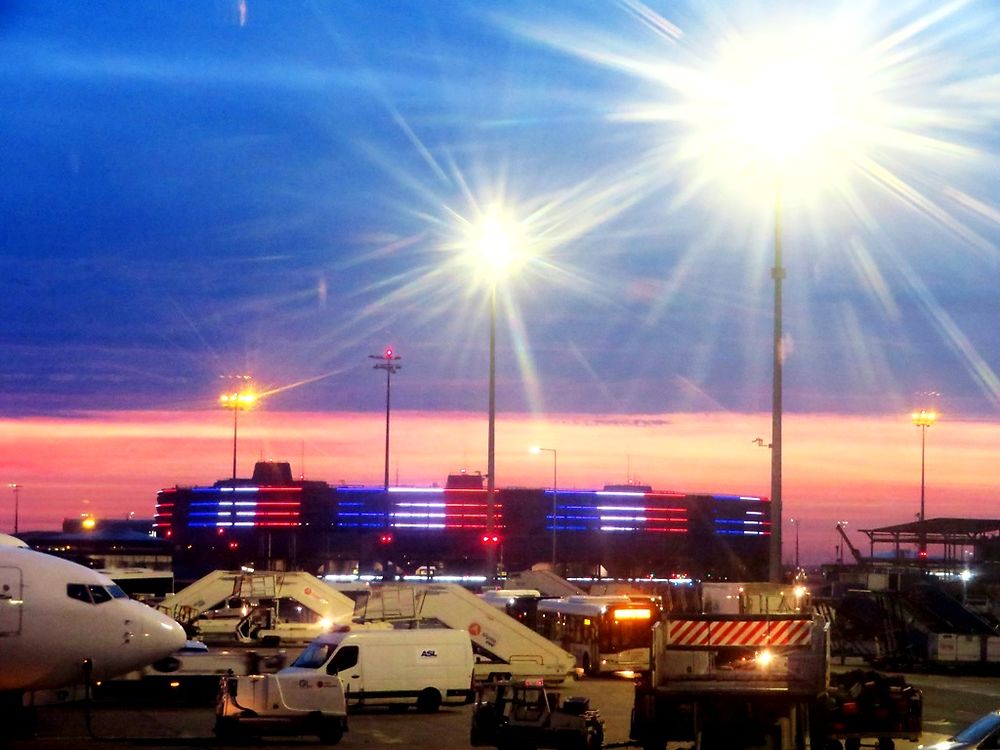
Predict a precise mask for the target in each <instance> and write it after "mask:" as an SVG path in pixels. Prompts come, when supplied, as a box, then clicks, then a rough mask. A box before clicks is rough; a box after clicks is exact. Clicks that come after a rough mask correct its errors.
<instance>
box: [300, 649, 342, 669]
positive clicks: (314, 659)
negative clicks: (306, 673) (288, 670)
mask: <svg viewBox="0 0 1000 750" xmlns="http://www.w3.org/2000/svg"><path fill="white" fill-rule="evenodd" d="M333 649H334V646H331V645H330V644H328V643H310V644H309V646H307V647H306V650H305V651H303V652H302V653H301V654H299V656H298V658H297V659H296V660H295V661H293V662H292V666H293V667H302V668H304V669H319V668H320V667H322V666H323V665H324V664H325V663H326V660H327V659H329V658H330V654H331V653H332V652H333Z"/></svg>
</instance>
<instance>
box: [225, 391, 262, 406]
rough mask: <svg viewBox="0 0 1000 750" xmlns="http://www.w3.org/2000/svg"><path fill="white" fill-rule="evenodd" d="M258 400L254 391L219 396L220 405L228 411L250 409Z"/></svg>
mask: <svg viewBox="0 0 1000 750" xmlns="http://www.w3.org/2000/svg"><path fill="white" fill-rule="evenodd" d="M256 400H257V394H256V393H253V392H252V391H240V392H238V393H236V392H234V393H223V394H222V395H221V396H219V404H221V405H222V406H223V407H224V408H226V409H249V408H250V407H251V406H253V405H254V402H255V401H256Z"/></svg>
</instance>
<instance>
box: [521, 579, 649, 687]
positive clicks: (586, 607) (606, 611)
mask: <svg viewBox="0 0 1000 750" xmlns="http://www.w3.org/2000/svg"><path fill="white" fill-rule="evenodd" d="M662 611H663V606H662V602H661V600H660V598H659V597H658V596H637V595H621V596H569V597H565V598H562V599H541V600H539V602H538V611H537V615H536V621H535V628H536V629H537V630H538V632H539V633H541V634H542V635H544V636H545V637H546V638H548V639H549V640H550V641H552V642H553V643H556V644H558V645H559V646H560V647H562V648H563V649H564V650H566V651H569V652H570V653H571V654H573V656H574V657H576V665H577V668H578V669H582V670H583V671H584V672H585V673H586V674H590V675H598V674H611V673H615V672H625V673H634V672H640V671H644V670H647V669H649V647H650V644H651V643H652V628H653V625H654V624H655V623H657V622H659V621H660V617H661V614H662Z"/></svg>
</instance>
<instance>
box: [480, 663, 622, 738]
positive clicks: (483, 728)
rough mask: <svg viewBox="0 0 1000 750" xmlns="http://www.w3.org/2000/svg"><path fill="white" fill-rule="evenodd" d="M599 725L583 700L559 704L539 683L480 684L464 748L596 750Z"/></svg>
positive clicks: (601, 732) (552, 692)
mask: <svg viewBox="0 0 1000 750" xmlns="http://www.w3.org/2000/svg"><path fill="white" fill-rule="evenodd" d="M603 743H604V720H603V719H602V718H601V716H600V714H599V713H598V712H597V711H596V710H595V709H592V708H590V701H589V699H587V698H582V697H571V698H567V699H566V700H565V701H560V694H559V692H558V691H557V690H554V689H553V688H551V687H549V686H547V685H546V684H545V680H544V679H531V680H506V681H501V682H491V683H483V684H481V685H479V686H478V687H477V689H476V700H475V706H474V708H473V711H472V728H471V730H470V732H469V744H470V745H472V746H473V747H496V748H499V750H533V749H534V748H540V747H548V748H558V749H559V750H598V749H599V748H600V747H601V746H602V744H603Z"/></svg>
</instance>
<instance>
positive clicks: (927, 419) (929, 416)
mask: <svg viewBox="0 0 1000 750" xmlns="http://www.w3.org/2000/svg"><path fill="white" fill-rule="evenodd" d="M911 417H912V419H913V424H915V425H916V426H917V427H919V428H920V520H921V521H923V520H924V519H925V518H926V516H924V477H925V473H924V468H925V458H926V455H927V428H928V427H930V426H931V425H933V424H934V423H935V422H936V421H937V417H938V415H937V412H934V411H928V410H927V409H921V410H920V411H915V412H913V414H912V415H911Z"/></svg>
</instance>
